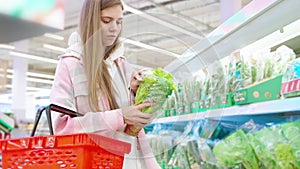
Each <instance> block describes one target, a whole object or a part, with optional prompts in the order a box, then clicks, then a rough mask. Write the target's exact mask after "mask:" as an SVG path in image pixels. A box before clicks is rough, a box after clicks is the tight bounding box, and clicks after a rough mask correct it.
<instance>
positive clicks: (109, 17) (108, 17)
mask: <svg viewBox="0 0 300 169" xmlns="http://www.w3.org/2000/svg"><path fill="white" fill-rule="evenodd" d="M101 18H107V19H114V18H113V17H111V16H101ZM122 19H123V17H121V18H117V20H122Z"/></svg>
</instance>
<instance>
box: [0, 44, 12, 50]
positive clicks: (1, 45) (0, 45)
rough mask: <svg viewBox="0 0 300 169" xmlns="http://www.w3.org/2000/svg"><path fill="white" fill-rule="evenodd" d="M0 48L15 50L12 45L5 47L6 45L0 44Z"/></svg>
mask: <svg viewBox="0 0 300 169" xmlns="http://www.w3.org/2000/svg"><path fill="white" fill-rule="evenodd" d="M0 48H3V49H15V47H14V46H12V45H6V44H0Z"/></svg>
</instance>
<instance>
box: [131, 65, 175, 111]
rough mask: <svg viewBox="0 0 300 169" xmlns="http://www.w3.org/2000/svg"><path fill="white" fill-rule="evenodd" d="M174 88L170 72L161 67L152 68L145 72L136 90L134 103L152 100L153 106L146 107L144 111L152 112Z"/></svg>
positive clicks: (159, 106)
mask: <svg viewBox="0 0 300 169" xmlns="http://www.w3.org/2000/svg"><path fill="white" fill-rule="evenodd" d="M173 90H176V87H175V84H174V82H173V77H172V75H171V73H168V72H166V71H164V70H163V69H162V68H158V69H155V70H153V71H152V72H150V73H148V74H146V75H145V76H144V78H143V80H142V82H141V84H140V86H139V88H138V90H137V93H136V97H135V103H136V105H139V104H141V103H143V102H154V103H155V106H152V107H146V108H144V109H143V110H142V112H144V113H154V112H155V111H157V110H158V109H159V108H161V106H162V105H163V104H164V103H165V101H166V100H167V98H168V96H169V95H171V94H172V91H173Z"/></svg>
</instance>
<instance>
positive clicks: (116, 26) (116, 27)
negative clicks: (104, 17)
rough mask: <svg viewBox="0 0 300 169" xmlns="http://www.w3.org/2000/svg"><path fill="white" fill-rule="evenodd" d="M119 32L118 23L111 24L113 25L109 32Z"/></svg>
mask: <svg viewBox="0 0 300 169" xmlns="http://www.w3.org/2000/svg"><path fill="white" fill-rule="evenodd" d="M116 30H118V25H117V23H116V22H111V24H110V25H109V31H111V32H114V31H116Z"/></svg>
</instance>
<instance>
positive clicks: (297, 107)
mask: <svg viewBox="0 0 300 169" xmlns="http://www.w3.org/2000/svg"><path fill="white" fill-rule="evenodd" d="M299 103H300V97H295V98H289V99H281V100H273V101H266V102H260V103H253V104H248V105H240V106H232V107H228V108H221V109H213V110H208V111H205V112H199V113H190V114H184V115H178V116H171V117H163V118H159V119H155V120H154V121H153V122H152V124H157V123H172V122H183V121H192V120H200V119H207V118H216V117H226V116H239V115H260V114H264V115H266V114H274V113H275V114H276V113H286V112H292V111H300V104H299Z"/></svg>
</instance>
